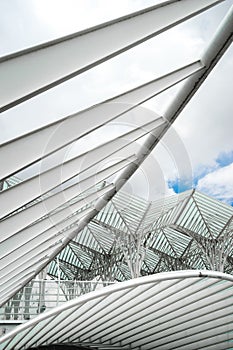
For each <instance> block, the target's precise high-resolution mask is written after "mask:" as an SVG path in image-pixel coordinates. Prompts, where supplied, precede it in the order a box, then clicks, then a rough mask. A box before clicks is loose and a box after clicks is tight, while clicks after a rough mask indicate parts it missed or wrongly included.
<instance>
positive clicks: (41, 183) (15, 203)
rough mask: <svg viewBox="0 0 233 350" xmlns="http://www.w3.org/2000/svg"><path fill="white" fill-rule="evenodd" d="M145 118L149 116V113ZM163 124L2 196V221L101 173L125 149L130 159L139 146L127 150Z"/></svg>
mask: <svg viewBox="0 0 233 350" xmlns="http://www.w3.org/2000/svg"><path fill="white" fill-rule="evenodd" d="M145 114H147V113H146V112H145ZM148 114H150V113H148ZM151 114H152V113H151ZM163 123H164V120H163V118H158V119H156V120H154V121H150V122H149V123H146V124H142V125H140V126H137V127H136V128H135V129H133V130H132V131H130V132H127V133H123V134H122V135H121V136H119V137H117V138H115V139H113V140H110V141H108V142H104V143H102V144H101V145H100V146H97V147H95V148H93V149H91V150H89V151H87V152H85V153H82V154H81V155H78V156H76V157H74V158H72V159H69V160H65V161H63V162H62V164H59V165H57V166H55V167H53V168H51V169H49V170H47V171H44V172H41V173H40V174H38V175H35V176H34V177H32V178H30V179H28V180H26V181H24V182H21V183H20V184H18V185H16V186H13V187H11V188H9V189H7V190H5V191H3V192H1V193H0V201H1V206H0V212H1V214H0V217H1V218H2V217H4V216H6V215H8V214H10V213H11V212H14V211H15V210H16V209H18V208H21V207H22V206H24V205H25V204H27V203H29V202H31V201H33V200H34V199H36V198H38V197H40V196H42V195H43V194H45V193H47V192H48V191H50V190H52V189H53V188H55V187H57V186H59V185H61V184H62V183H64V182H66V181H68V180H70V179H71V178H73V177H75V176H77V175H78V174H81V173H83V172H84V171H86V170H88V169H90V168H92V171H93V174H94V173H95V172H97V171H98V169H99V166H100V164H101V161H103V160H106V159H109V161H110V160H113V161H114V158H111V156H112V155H114V156H116V157H117V156H120V155H121V153H120V151H121V150H122V149H123V148H124V158H127V157H129V156H130V155H131V154H132V152H133V151H134V148H135V146H133V149H131V148H132V147H128V148H127V149H126V147H127V146H128V145H129V146H130V145H131V144H132V143H133V142H134V141H135V140H137V139H138V138H140V137H142V136H144V135H145V134H146V133H148V132H149V131H150V130H152V129H153V128H156V127H159V126H161V125H162V124H163ZM122 158H123V157H122ZM124 158H123V159H124ZM94 166H95V167H94Z"/></svg>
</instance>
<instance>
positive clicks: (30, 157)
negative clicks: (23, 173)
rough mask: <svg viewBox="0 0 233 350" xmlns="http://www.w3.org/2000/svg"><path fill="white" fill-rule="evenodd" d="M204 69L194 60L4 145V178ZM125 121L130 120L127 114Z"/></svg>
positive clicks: (1, 149) (0, 149) (0, 175)
mask: <svg viewBox="0 0 233 350" xmlns="http://www.w3.org/2000/svg"><path fill="white" fill-rule="evenodd" d="M0 67H1V65H0ZM202 68H203V65H202V64H201V62H200V61H197V62H194V63H192V64H189V65H187V66H185V67H182V68H181V69H178V70H176V71H174V72H171V73H169V74H166V75H165V76H163V77H160V78H158V79H155V80H153V81H151V82H149V83H147V84H144V85H141V86H139V87H137V88H135V89H133V90H130V91H127V92H125V93H123V94H121V95H119V96H115V97H113V98H111V99H109V100H106V101H103V102H102V103H100V104H98V105H96V106H92V107H91V108H88V109H86V110H83V111H80V112H78V113H76V114H74V115H71V116H69V117H66V118H63V119H61V120H58V121H57V122H54V123H52V124H49V125H46V127H42V128H39V129H37V130H34V131H32V132H30V133H28V134H25V135H22V136H20V137H18V138H16V139H13V140H11V141H9V142H6V143H4V144H2V145H1V146H0V154H1V159H2V167H1V169H0V178H1V179H4V178H7V177H9V176H10V175H12V174H15V173H16V172H18V171H19V170H21V169H23V168H25V167H26V166H28V165H30V164H33V163H35V162H36V161H38V160H40V159H43V158H45V157H46V156H47V155H49V154H51V153H53V152H55V151H57V150H59V149H60V148H62V147H64V146H67V145H69V144H70V143H72V142H73V141H75V140H78V139H80V138H81V137H83V136H85V135H87V134H88V133H90V132H91V131H93V130H95V129H97V128H100V127H101V126H103V125H105V124H106V123H108V122H110V121H113V120H115V119H117V117H119V116H122V115H123V114H125V113H127V112H128V111H130V110H132V109H134V108H136V107H137V106H139V105H140V104H142V103H143V102H145V101H146V100H148V99H150V98H152V97H154V96H156V95H157V94H159V93H161V92H162V91H164V90H166V89H167V88H169V87H171V86H172V85H174V84H175V83H178V82H179V81H181V80H183V79H185V78H187V77H188V76H190V75H191V74H194V73H196V72H198V71H199V70H201V69H202ZM148 117H149V115H148ZM149 120H150V119H148V121H149ZM124 121H125V122H126V121H127V115H126V116H125V120H124ZM146 121H147V118H146V116H145V119H144V120H143V123H142V118H141V119H139V118H138V120H137V125H138V126H140V125H142V124H145V123H146ZM16 149H17V157H14V154H15V150H16ZM13 160H14V161H13Z"/></svg>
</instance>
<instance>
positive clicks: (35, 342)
mask: <svg viewBox="0 0 233 350" xmlns="http://www.w3.org/2000/svg"><path fill="white" fill-rule="evenodd" d="M232 290H233V277H232V276H231V275H227V274H223V273H220V272H214V271H205V270H196V271H193V270H192V271H190V270H187V271H173V272H166V273H159V274H156V275H151V276H145V277H140V278H135V279H132V280H130V281H126V282H121V283H116V284H115V285H112V286H108V287H105V288H103V289H101V290H99V291H95V292H91V293H88V294H86V295H83V296H81V297H79V298H77V299H74V300H71V301H68V302H66V303H65V304H64V305H62V306H59V307H56V308H54V309H53V310H51V311H48V312H45V313H43V314H40V315H39V316H37V317H36V318H34V319H33V320H30V321H28V322H26V323H24V324H22V325H20V326H18V327H17V328H16V329H14V330H13V331H11V332H10V333H8V334H6V335H5V336H3V337H2V338H1V340H0V349H2V350H3V349H4V350H11V349H17V350H20V349H30V348H35V347H36V348H39V349H40V346H42V348H41V349H43V346H45V348H46V345H47V346H48V344H57V346H59V345H60V347H61V349H62V345H63V346H65V345H67V347H66V349H69V346H68V345H70V346H72V345H73V346H75V347H76V348H77V349H82V348H84V349H88V348H90V349H109V350H110V349H135V350H138V349H142V350H144V349H148V350H151V349H157V348H158V349H174V348H175V349H230V348H231V347H232V341H233V332H232V330H233V328H232V324H233V304H232ZM58 348H59V347H58Z"/></svg>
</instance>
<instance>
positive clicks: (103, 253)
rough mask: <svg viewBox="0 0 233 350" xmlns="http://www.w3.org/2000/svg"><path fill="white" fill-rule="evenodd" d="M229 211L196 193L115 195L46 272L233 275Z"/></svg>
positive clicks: (115, 276)
mask: <svg viewBox="0 0 233 350" xmlns="http://www.w3.org/2000/svg"><path fill="white" fill-rule="evenodd" d="M232 225H233V208H232V207H231V206H228V205H226V204H224V203H222V202H219V201H217V200H214V199H213V198H210V197H208V196H206V195H204V194H201V193H199V192H197V191H187V192H183V193H182V194H180V195H173V196H170V197H166V198H164V199H162V200H157V201H155V202H150V203H148V202H146V201H145V200H142V199H140V198H137V197H134V196H130V197H129V194H128V193H124V192H122V191H121V192H119V193H118V194H117V195H116V196H115V197H114V198H113V199H112V200H111V202H109V203H108V204H107V206H106V207H105V208H104V209H103V210H102V211H101V212H100V213H99V214H98V215H97V216H96V217H95V218H94V219H93V220H92V221H91V222H90V223H89V224H88V225H87V226H86V227H85V228H84V230H83V231H82V232H80V234H79V235H78V236H77V237H76V238H75V239H74V240H72V241H71V242H70V243H69V244H68V246H67V247H66V248H65V249H64V250H63V251H62V252H61V253H60V254H59V256H58V257H57V258H59V266H58V263H57V259H56V260H54V261H53V262H52V263H51V264H50V265H49V268H48V273H49V274H50V275H51V276H53V277H55V278H57V277H58V273H59V274H60V276H61V278H62V279H67V278H69V279H72V280H78V281H80V280H93V279H96V278H98V279H100V280H109V281H111V280H112V281H114V280H117V281H124V280H127V279H131V278H135V277H139V276H145V275H148V274H153V273H158V272H162V271H172V270H186V269H208V270H216V271H221V272H227V273H229V274H232V273H233V264H232V262H233V234H232Z"/></svg>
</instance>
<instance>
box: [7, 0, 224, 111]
mask: <svg viewBox="0 0 233 350" xmlns="http://www.w3.org/2000/svg"><path fill="white" fill-rule="evenodd" d="M219 2H221V0H218V1H216V0H196V1H192V0H182V1H178V0H176V1H174V0H170V1H167V2H165V3H162V4H159V5H155V6H152V7H150V8H147V9H143V10H141V11H138V12H135V13H132V14H129V15H127V16H124V17H121V18H118V19H116V20H113V21H110V22H107V23H104V24H101V25H99V26H97V27H93V28H90V29H87V30H84V31H82V32H79V33H75V34H72V35H70V36H67V37H64V38H59V39H57V40H54V41H52V42H49V43H45V44H42V45H39V46H36V47H33V48H30V49H27V50H24V51H21V52H18V53H16V54H13V55H9V56H6V57H2V58H1V60H0V75H1V82H2V84H1V86H0V87H1V94H0V96H1V99H0V106H1V109H0V111H3V110H6V109H8V108H10V107H13V106H14V105H16V104H18V103H20V102H22V101H24V100H27V99H28V98H30V97H33V96H35V95H37V94H39V93H41V92H43V91H45V90H47V89H49V88H51V87H53V86H55V85H57V84H60V83H62V82H64V81H65V80H67V79H70V78H72V77H74V76H75V75H77V74H79V73H82V72H83V71H85V70H87V69H90V68H91V67H93V66H95V65H97V64H99V63H101V62H104V61H105V60H107V59H109V58H111V57H114V56H116V55H117V54H119V53H121V52H124V51H125V50H127V49H129V48H131V47H133V46H135V45H138V44H139V43H142V42H144V41H145V40H147V39H149V38H151V37H153V36H155V35H156V34H159V33H161V32H163V31H165V30H166V29H168V28H171V27H172V26H174V25H176V24H177V23H181V22H183V21H184V20H186V19H188V18H190V17H193V16H195V15H196V14H198V13H200V12H202V11H204V10H206V9H207V8H209V7H211V6H214V5H216V4H217V3H219ZM22 81H23V82H24V84H22Z"/></svg>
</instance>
